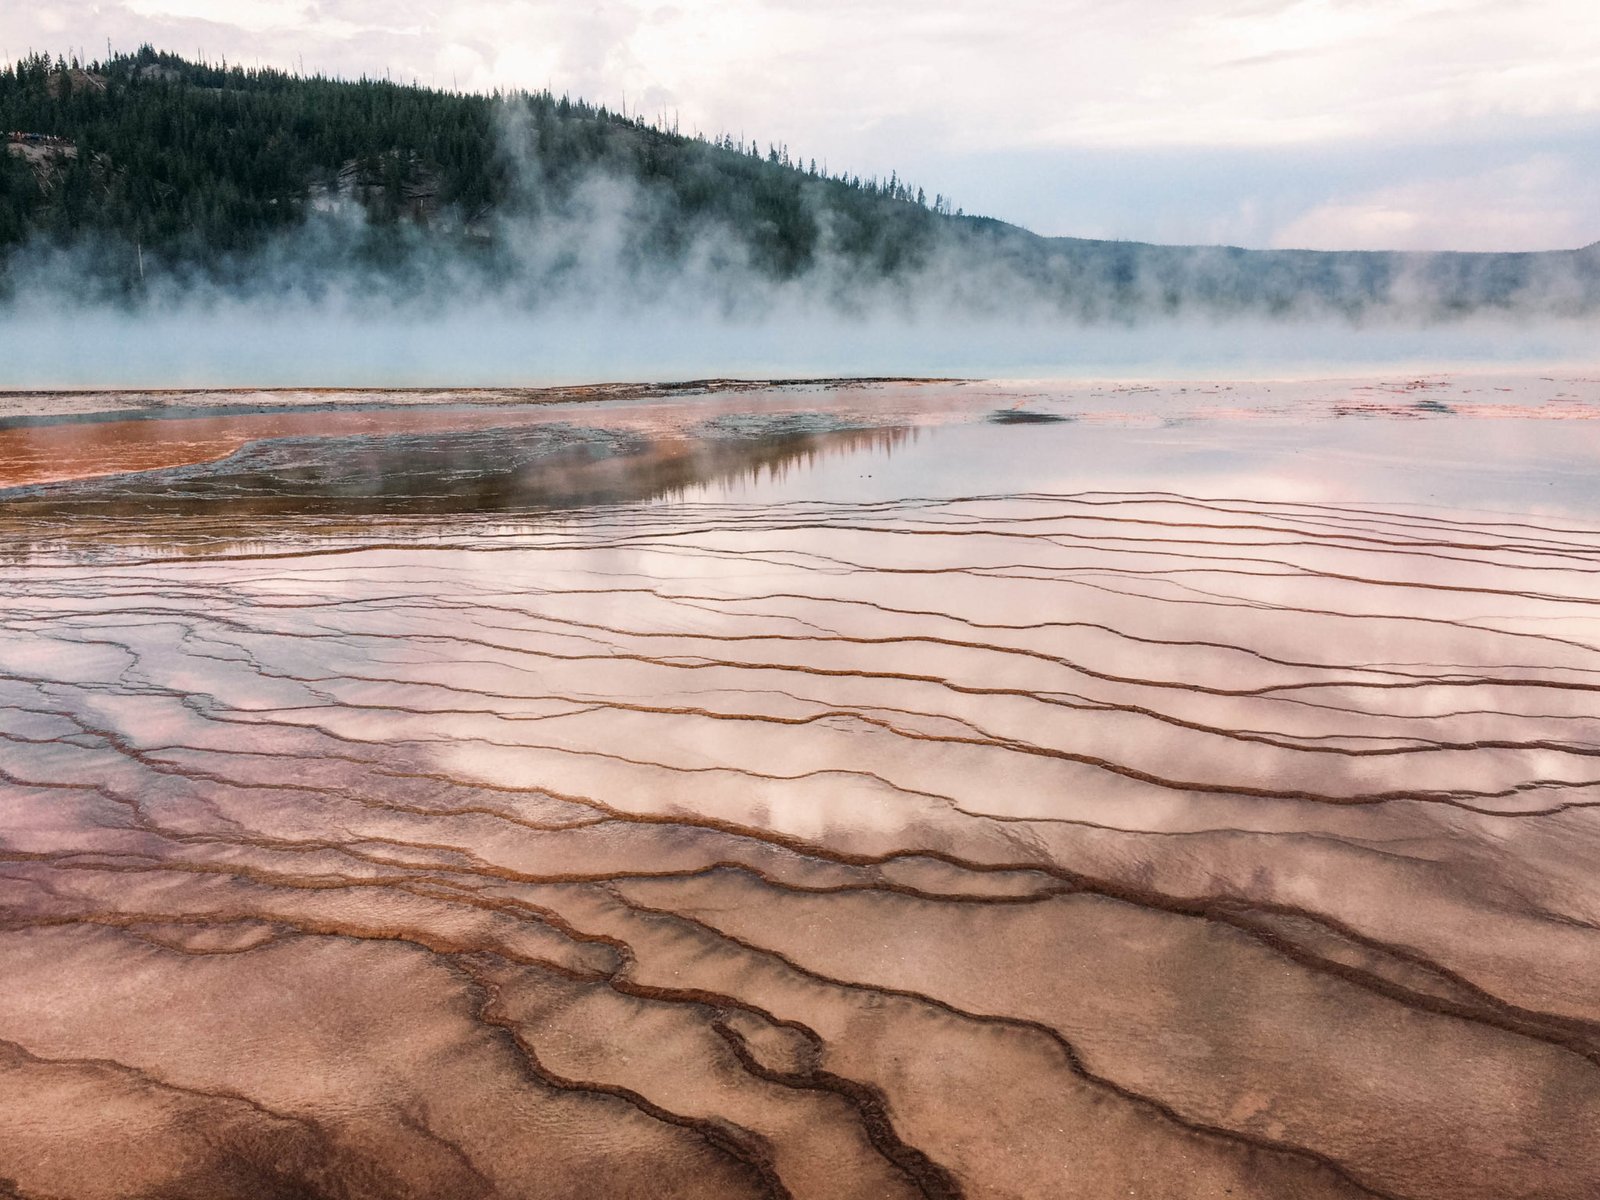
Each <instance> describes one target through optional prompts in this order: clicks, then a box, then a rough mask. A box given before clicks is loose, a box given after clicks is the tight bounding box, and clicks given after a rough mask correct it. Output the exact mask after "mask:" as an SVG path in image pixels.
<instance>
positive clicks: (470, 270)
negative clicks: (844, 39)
mask: <svg viewBox="0 0 1600 1200" xmlns="http://www.w3.org/2000/svg"><path fill="white" fill-rule="evenodd" d="M516 112H517V110H516V106H515V105H514V104H509V103H508V105H507V106H506V109H505V112H504V113H503V114H502V117H501V119H500V122H499V124H500V128H499V131H498V135H497V142H498V145H499V153H500V154H501V155H502V156H503V158H504V159H505V161H506V163H507V164H508V169H509V171H510V172H511V176H512V178H513V180H514V184H513V186H512V189H511V193H510V196H509V198H508V199H507V200H506V202H505V204H504V205H503V206H502V207H501V208H500V209H497V210H495V211H493V212H491V213H487V214H479V215H477V216H476V217H474V218H472V219H468V217H467V215H466V214H463V213H460V212H455V211H451V210H448V209H446V210H441V211H439V212H437V213H435V214H433V216H432V217H431V218H430V219H429V220H428V221H426V222H422V223H419V224H415V225H413V224H408V223H406V222H404V221H402V222H401V223H399V224H392V223H391V224H381V223H377V222H374V221H372V220H370V219H369V215H368V211H367V209H366V207H365V205H366V200H365V199H363V198H361V197H360V196H358V195H351V194H342V193H339V192H336V191H335V192H328V193H326V194H321V195H320V196H319V199H318V202H317V204H316V205H314V206H313V208H312V211H311V212H310V215H309V216H308V218H307V220H306V222H305V223H304V224H303V225H301V226H298V227H295V228H293V229H291V230H290V231H288V232H285V233H282V234H280V235H277V236H276V237H274V238H272V239H270V240H269V241H267V242H266V243H265V244H264V245H261V246H259V247H257V248H256V249H254V250H251V251H240V252H235V253H233V254H231V255H230V254H219V255H213V256H211V257H210V258H207V259H202V260H194V261H190V260H178V259H172V258H170V257H169V258H162V257H160V256H157V255H154V254H150V253H148V252H147V250H145V249H141V248H140V247H139V246H137V245H128V244H125V243H123V242H119V241H117V240H115V239H107V240H100V241H94V240H89V241H80V242H77V243H73V244H69V245H59V244H46V243H43V242H38V241H36V242H34V243H31V244H29V245H26V246H24V247H22V248H20V249H18V250H16V251H14V252H13V253H12V254H11V255H10V256H9V257H8V258H7V259H5V260H4V261H0V337H3V355H0V387H5V388H13V389H29V388H92V387H185V386H188V387H219V386H230V385H235V386H341V385H343V386H370V387H383V386H473V385H476V386H495V385H503V386H516V385H533V384H558V383H580V382H592V381H598V380H625V379H626V380H656V381H669V380H684V379H697V378H706V377H713V376H717V377H730V376H731V377H766V378H772V377H794V376H814V377H837V376H846V375H897V376H908V375H909V376H979V377H1060V378H1073V377H1077V378H1092V377H1106V376H1119V377H1152V378H1178V377H1194V378H1205V377H1211V378H1227V377H1241V378H1248V377H1281V376H1284V375H1296V374H1316V373H1319V372H1321V373H1329V372H1332V373H1344V374H1353V373H1361V372H1365V371H1379V370H1387V369H1402V368H1403V369H1424V370H1425V369H1439V368H1443V367H1447V366H1470V365H1496V364H1500V365H1505V364H1519V365H1540V366H1546V365H1548V366H1571V365H1578V364H1588V363H1591V362H1594V361H1595V360H1596V357H1597V355H1596V351H1595V349H1594V347H1595V344H1596V339H1595V337H1594V334H1595V332H1596V323H1597V322H1596V316H1595V314H1596V312H1597V311H1600V259H1597V257H1596V253H1595V251H1594V250H1593V248H1591V249H1590V250H1585V251H1575V252H1571V253H1561V254H1550V255H1480V256H1461V255H1456V256H1451V255H1444V256H1430V255H1398V256H1382V255H1366V256H1363V255H1320V256H1319V255H1314V254H1312V255H1307V254H1304V253H1301V252H1282V253H1277V254H1273V255H1264V254H1262V253H1258V252H1242V251H1234V250H1229V249H1226V248H1222V247H1187V248H1186V247H1152V246H1139V245H1136V244H1128V243H1094V242H1080V243H1068V242H1063V241H1060V240H1056V241H1051V240H1044V239H1035V238H1033V237H1032V236H1031V235H1029V234H1027V233H1026V232H1025V231H1022V230H1017V229H1013V228H1010V227H1006V226H1002V225H998V224H996V223H992V222H982V221H976V222H974V221H970V220H965V221H964V220H962V219H959V218H952V217H948V216H940V215H937V214H934V213H931V212H928V211H927V210H925V209H922V208H920V207H918V206H916V205H914V204H911V203H909V202H906V203H899V202H894V201H888V200H885V201H883V203H884V204H885V205H887V206H888V208H887V209H886V210H885V211H886V212H889V213H890V216H889V217H887V218H885V221H886V224H884V225H883V226H882V228H881V229H879V230H878V232H877V234H876V235H875V236H876V237H877V238H878V239H879V240H878V241H876V242H873V243H871V244H867V245H862V244H861V239H860V238H859V237H855V239H854V240H851V239H852V236H853V235H852V234H851V231H850V230H848V229H846V228H845V226H844V224H843V221H844V218H843V217H841V216H840V213H839V211H837V210H836V209H834V208H832V207H830V205H831V204H832V203H833V202H832V201H831V200H830V199H829V195H830V193H829V192H828V191H827V185H824V184H821V183H816V182H814V181H813V182H810V183H805V184H803V185H802V188H801V190H800V192H799V193H798V195H799V196H800V197H801V200H800V201H798V202H799V203H801V204H803V205H804V206H806V208H805V211H806V212H807V213H808V216H809V219H811V220H812V221H813V222H814V227H815V231H816V239H815V244H814V245H813V246H811V247H810V248H809V250H808V251H807V254H806V256H805V257H803V259H801V260H798V261H797V262H793V263H789V264H788V265H786V266H785V265H775V264H774V262H773V261H771V254H770V250H771V248H770V247H767V246H765V245H764V243H763V242H762V237H763V236H764V235H763V233H762V231H761V230H760V229H759V228H757V229H751V228H745V227H743V226H739V225H736V224H734V223H732V222H729V221H725V220H721V219H718V218H715V217H708V216H698V217H697V216H694V215H693V214H685V213H684V212H683V211H682V210H681V209H680V208H674V207H673V205H674V204H675V203H677V202H676V201H675V200H674V199H673V198H672V196H671V195H670V194H669V193H668V192H667V191H665V190H664V189H662V188H660V187H657V186H653V185H649V184H643V183H640V182H638V181H635V180H629V179H621V178H618V177H617V176H616V175H615V174H612V173H609V172H607V171H604V170H601V169H591V170H587V171H582V172H579V173H578V174H577V175H576V176H575V177H566V178H562V179H560V180H555V179H552V178H551V176H550V172H549V170H548V169H547V165H546V163H545V162H544V161H543V159H542V157H541V153H540V148H539V146H538V142H537V138H536V137H535V136H534V135H533V134H532V133H530V131H529V129H528V128H526V127H525V123H523V122H522V121H520V120H519V119H518V118H517V116H516ZM721 183H722V185H726V183H727V181H726V180H723V181H721ZM901 209H903V210H904V211H903V212H902V211H900V210H901ZM896 222H898V223H899V224H896ZM908 231H909V232H908ZM858 232H859V231H858Z"/></svg>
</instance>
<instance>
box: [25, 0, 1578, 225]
mask: <svg viewBox="0 0 1600 1200" xmlns="http://www.w3.org/2000/svg"><path fill="white" fill-rule="evenodd" d="M146 41H148V42H150V43H152V44H154V45H155V46H156V47H157V48H159V49H164V50H171V51H173V52H175V53H180V54H184V55H186V56H193V55H196V54H198V55H203V56H204V57H205V58H207V59H210V60H213V61H215V60H218V59H222V58H224V57H225V58H226V59H227V60H228V61H229V62H230V63H242V64H245V65H252V64H255V63H257V62H259V63H261V64H263V65H267V64H271V65H274V66H280V67H286V68H289V69H302V68H303V69H304V70H306V71H321V72H325V73H329V74H335V75H341V76H346V77H352V78H353V77H357V76H360V75H362V74H368V75H375V76H382V75H385V74H388V75H389V76H390V77H391V78H394V79H397V80H406V81H409V80H413V79H414V80H416V81H417V82H420V83H424V84H432V85H435V86H440V87H460V88H464V89H468V88H470V89H485V88H492V87H508V88H512V87H527V88H533V89H539V88H546V87H548V88H550V89H552V90H553V91H555V92H557V93H563V92H565V93H569V94H571V95H573V96H581V97H583V98H585V99H588V100H591V101H594V102H596V103H602V104H607V105H609V106H611V107H618V106H620V105H622V104H624V103H625V104H626V105H627V106H628V109H629V111H633V110H635V109H637V110H639V111H642V112H643V113H645V114H646V115H650V116H655V115H662V116H664V117H665V118H666V119H668V120H669V121H670V120H676V121H677V122H678V125H679V128H680V129H682V130H683V131H684V132H691V131H695V130H699V131H703V132H707V133H722V132H730V133H732V134H733V135H734V136H736V137H740V136H743V137H745V138H752V137H753V138H757V139H759V140H760V141H761V143H762V144H763V145H765V144H767V143H769V142H771V143H784V144H787V145H788V147H789V149H790V152H791V154H792V155H797V156H799V157H801V158H803V159H809V158H811V157H815V158H816V159H817V160H818V162H819V164H822V163H826V164H827V166H828V167H829V169H830V170H833V171H835V172H837V171H840V170H845V171H850V172H854V173H858V174H861V175H863V176H865V175H870V174H880V175H887V174H888V172H889V171H890V170H895V171H897V172H898V173H899V174H900V176H901V177H902V178H906V179H909V180H910V181H911V182H912V183H913V184H914V185H920V186H922V187H924V188H925V189H926V190H927V192H928V194H929V196H932V195H933V194H934V193H936V192H939V193H943V194H945V195H947V196H951V197H952V198H953V200H954V202H955V203H956V204H958V205H960V206H962V207H963V208H965V209H966V211H968V212H970V213H982V214H985V215H989V216H996V217H1000V218H1002V219H1004V220H1008V221H1014V222H1016V223H1017V224H1020V225H1024V226H1026V227H1028V228H1029V229H1032V230H1034V231H1036V232H1038V233H1042V234H1047V235H1062V236H1080V237H1107V238H1124V239H1131V240H1139V241H1159V242H1183V243H1225V244H1231V245H1242V246H1252V247H1291V246H1292V247H1305V248H1314V249H1418V250H1430V249H1461V250H1543V249H1558V248H1568V247H1575V246H1580V245H1587V244H1589V243H1591V242H1595V241H1597V240H1600V18H1597V17H1596V15H1595V9H1594V7H1593V0H1488V2H1455V3H1450V2H1444V0H1288V2H1283V0H1236V2H1231V3H1230V2H1217V0H1213V2H1209V3H1204V2H1201V0H1125V2H1123V3H1107V2H1106V0H987V2H986V3H953V2H950V0H915V2H904V0H848V2H846V0H677V2H676V3H658V2H656V0H612V2H607V3H594V4H582V3H572V2H570V0H566V2H563V0H555V2H552V0H453V2H444V0H96V2H91V0H52V2H51V3H49V4H47V5H46V4H23V3H15V2H12V0H5V3H4V5H3V7H0V54H4V55H5V56H6V57H7V58H12V59H14V58H16V57H18V56H20V55H21V54H23V53H25V52H27V51H28V50H30V49H43V50H48V51H49V52H51V53H56V52H61V53H67V54H69V55H70V54H71V53H73V52H74V51H76V50H79V49H81V50H82V52H84V53H85V54H86V55H87V56H88V57H89V58H94V57H97V56H100V55H103V54H104V53H105V51H106V47H107V44H108V42H109V44H110V45H111V46H112V47H113V48H115V49H117V50H132V49H135V48H137V47H138V45H139V44H140V43H142V42H146Z"/></svg>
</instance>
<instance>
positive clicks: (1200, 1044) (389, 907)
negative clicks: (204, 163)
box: [0, 492, 1600, 1200]
mask: <svg viewBox="0 0 1600 1200" xmlns="http://www.w3.org/2000/svg"><path fill="white" fill-rule="evenodd" d="M162 520H170V521H171V522H172V524H173V528H172V530H171V533H172V535H173V539H174V548H173V549H170V550H164V549H162V546H163V545H164V544H166V543H164V542H163V540H162V539H163V533H164V530H163V527H162V525H161V521H162ZM139 534H140V537H139V539H136V540H128V541H126V542H125V544H123V545H122V546H121V548H120V549H117V550H115V551H107V550H105V549H104V548H103V547H101V548H99V549H96V548H95V547H94V546H93V545H91V539H92V537H93V531H92V530H91V529H89V528H88V527H87V526H86V527H85V530H84V531H83V532H82V541H81V544H78V545H74V543H73V540H72V539H73V536H74V535H73V533H72V531H71V529H70V528H68V529H56V530H53V531H52V533H51V539H53V540H52V546H53V548H44V547H36V548H35V549H34V551H32V552H30V553H28V554H24V555H20V556H19V557H17V558H16V559H15V560H14V561H13V562H12V563H10V564H8V565H7V566H6V568H5V569H4V571H3V573H0V847H3V848H0V979H3V981H4V982H3V985H0V1195H9V1196H15V1197H27V1198H40V1200H43V1198H49V1200H56V1198H65V1197H72V1198H74V1200H92V1198H95V1197H111V1196H119V1197H120V1196H150V1197H157V1196H159V1197H218V1196H230V1197H290V1196H316V1197H352V1198H354V1197H363V1198H364V1197H430V1198H446V1197H478V1196H485V1197H487V1196H507V1197H511V1196H516V1197H524V1196H537V1197H652V1198H653V1197H669V1196H672V1197H676V1196H685V1197H689V1196H693V1197H715V1198H724V1197H727V1198H732V1197H745V1196H751V1197H757V1196H761V1197H785V1196H793V1197H823V1198H828V1200H842V1198H846V1197H861V1198H863V1200H866V1198H871V1200H885V1198H889V1197H916V1196H922V1197H956V1196H966V1197H994V1198H999V1197H1016V1198H1025V1200H1039V1198H1043V1197H1074V1198H1078V1197H1107V1198H1109V1197H1128V1196H1142V1197H1222V1196H1233V1197H1261V1198H1262V1200H1268V1198H1270V1200H1283V1198H1285V1197H1335V1196H1337V1197H1357V1196H1377V1197H1395V1198H1398V1197H1414V1198H1439V1200H1446V1198H1448V1200H1505V1198H1506V1197H1512V1196H1515V1197H1520V1198H1524V1200H1531V1198H1534V1197H1550V1198H1556V1197H1563V1198H1571V1200H1580V1198H1588V1197H1593V1196H1595V1195H1597V1194H1600V1138H1596V1137H1595V1136H1594V1134H1595V1130H1596V1129H1597V1128H1600V1057H1597V1053H1600V938H1597V935H1596V922H1597V921H1600V888H1597V885H1596V866H1595V864H1596V862H1597V851H1600V837H1597V833H1596V829H1597V826H1596V815H1595V805H1596V804H1597V803H1600V786H1597V785H1600V758H1597V755H1600V736H1597V735H1600V707H1597V704H1600V694H1597V688H1600V621H1597V616H1600V607H1597V605H1600V530H1595V529H1586V528H1580V527H1578V526H1577V524H1575V523H1574V522H1570V521H1562V520H1557V519H1549V520H1540V519H1537V518H1531V517H1516V516H1505V515H1501V516H1495V515H1484V516H1478V517H1473V516H1469V515H1463V514H1459V513H1457V514H1446V513H1443V512H1442V511H1439V510H1429V509H1423V508H1408V509H1399V508H1395V509H1392V510H1386V509H1382V508H1376V507H1366V506H1359V505H1333V504H1294V503H1261V502H1254V501H1252V500H1251V499H1249V498H1245V497H1235V498H1226V497H1213V498H1198V497H1188V496H1181V495H1174V494H1161V493H1138V494H1122V493H1110V492H1088V493H1080V494H1070V495H1068V494H1060V495H1008V496H994V497H977V498H969V499H962V500H904V501H896V502H881V503H861V504H825V503H816V502H795V503H780V504H750V505H740V504H734V503H719V502H710V501H707V502H701V503H679V504H671V505H651V504H637V505H620V506H613V507H602V508H598V509H595V510H593V511H592V512H591V513H589V514H588V515H586V516H583V517H581V518H573V519H561V520H555V519H552V520H549V521H544V522H540V523H529V524H525V525H522V526H513V525H509V524H505V523H500V524H495V525H484V526H482V527H479V528H477V529H476V530H474V529H473V527H471V526H465V527H464V526H463V524H462V523H461V522H459V521H452V520H447V519H442V518H441V519H437V520H435V519H432V518H415V519H407V520H401V521H398V522H393V523H390V524H389V525H387V526H385V527H384V529H383V530H382V532H381V533H374V534H370V535H369V534H364V533H362V532H360V531H359V530H355V529H348V530H345V531H343V532H340V531H339V530H336V529H333V530H330V529H323V530H321V531H320V532H319V534H318V536H316V537H310V536H307V537H304V538H297V537H295V536H291V535H284V536H281V537H277V538H262V539H258V540H257V541H255V542H241V541H238V540H236V539H233V538H231V537H228V536H224V535H223V534H222V533H220V532H219V533H218V535H217V539H216V541H215V542H209V541H207V539H206V536H205V527H204V524H203V522H201V521H200V520H199V519H198V518H195V517H193V516H187V515H185V516H172V517H170V518H160V517H155V518H152V519H151V520H150V521H148V522H145V523H143V525H142V526H141V528H140V530H139ZM178 541H181V542H182V545H181V548H177V546H176V543H177V542H178Z"/></svg>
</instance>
